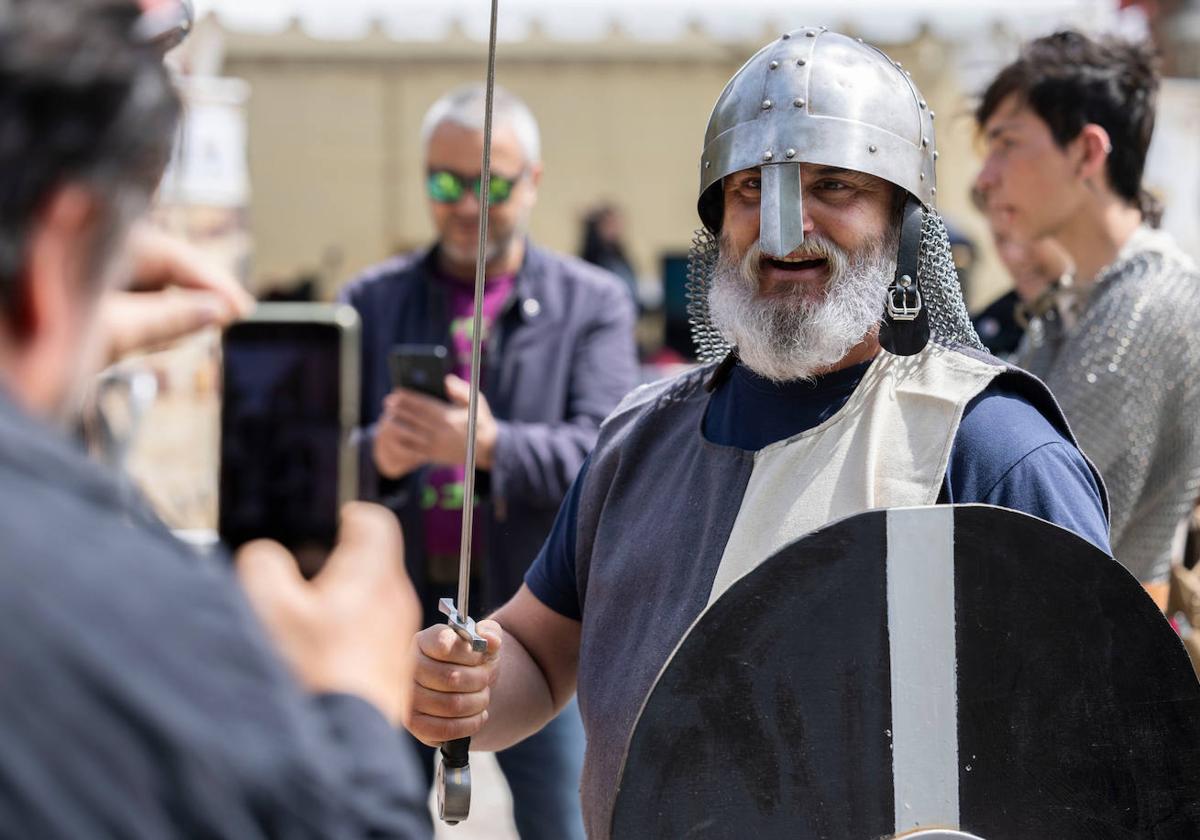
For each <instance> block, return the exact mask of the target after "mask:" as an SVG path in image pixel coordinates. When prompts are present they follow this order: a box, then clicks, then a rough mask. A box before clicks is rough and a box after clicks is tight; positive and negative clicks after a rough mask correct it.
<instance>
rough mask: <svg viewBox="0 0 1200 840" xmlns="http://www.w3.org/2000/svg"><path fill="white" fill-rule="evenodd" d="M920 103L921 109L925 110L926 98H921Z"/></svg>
mask: <svg viewBox="0 0 1200 840" xmlns="http://www.w3.org/2000/svg"><path fill="white" fill-rule="evenodd" d="M920 105H921V110H922V111H924V110H925V100H924V99H922V100H921V102H920Z"/></svg>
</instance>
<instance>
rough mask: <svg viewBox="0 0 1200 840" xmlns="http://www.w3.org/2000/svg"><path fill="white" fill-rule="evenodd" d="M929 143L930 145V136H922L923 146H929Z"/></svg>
mask: <svg viewBox="0 0 1200 840" xmlns="http://www.w3.org/2000/svg"><path fill="white" fill-rule="evenodd" d="M928 145H929V138H928V137H922V138H921V146H922V147H924V146H928Z"/></svg>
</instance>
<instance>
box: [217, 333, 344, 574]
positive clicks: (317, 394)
mask: <svg viewBox="0 0 1200 840" xmlns="http://www.w3.org/2000/svg"><path fill="white" fill-rule="evenodd" d="M341 341H342V334H341V329H340V328H339V327H338V326H337V325H336V324H331V323H303V322H290V323H287V322H285V323H270V322H264V323H256V322H254V321H247V322H243V323H240V324H235V325H233V326H232V327H230V328H229V329H228V330H227V331H226V333H225V338H224V342H223V349H224V378H223V383H224V401H223V404H222V408H221V476H220V513H219V516H218V530H219V532H220V535H221V538H222V540H223V541H224V542H225V544H226V545H227V546H229V547H230V548H231V549H235V548H237V547H238V546H240V545H241V544H242V543H245V542H247V541H249V540H252V539H257V538H259V537H267V538H270V539H273V540H278V541H279V542H281V543H283V544H284V545H285V546H287V547H288V548H289V549H290V550H291V551H292V552H293V553H294V554H295V555H296V557H297V559H298V560H300V564H301V568H302V570H303V571H305V572H306V573H311V572H312V571H315V569H314V566H315V565H319V563H320V562H321V560H323V558H324V556H325V554H326V553H327V552H328V551H329V549H330V547H331V546H332V545H333V542H334V537H335V535H336V533H337V517H338V509H339V506H340V505H339V489H340V488H339V476H340V472H339V465H340V458H341V453H342V446H343V440H344V434H345V433H344V430H343V427H342V422H341V420H342V416H343V415H342V411H341V395H342V392H343V391H342V383H341V381H340V378H341V375H342V369H341V364H340V359H341V357H342V349H341Z"/></svg>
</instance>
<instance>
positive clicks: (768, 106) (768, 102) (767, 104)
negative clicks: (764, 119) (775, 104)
mask: <svg viewBox="0 0 1200 840" xmlns="http://www.w3.org/2000/svg"><path fill="white" fill-rule="evenodd" d="M762 109H763V110H764V111H770V110H771V100H770V99H764V100H763V104H762Z"/></svg>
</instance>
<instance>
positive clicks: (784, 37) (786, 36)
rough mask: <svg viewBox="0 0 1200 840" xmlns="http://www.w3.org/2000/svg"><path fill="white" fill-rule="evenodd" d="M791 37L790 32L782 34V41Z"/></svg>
mask: <svg viewBox="0 0 1200 840" xmlns="http://www.w3.org/2000/svg"><path fill="white" fill-rule="evenodd" d="M791 37H792V33H791V32H784V33H783V40H785V41H786V40H787V39H788V38H791Z"/></svg>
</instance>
